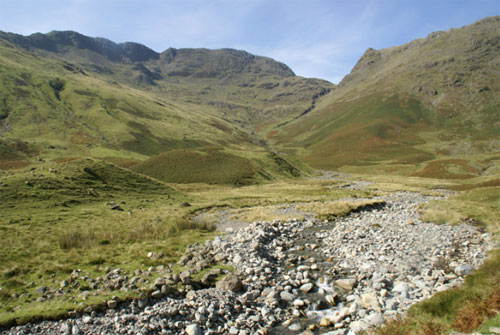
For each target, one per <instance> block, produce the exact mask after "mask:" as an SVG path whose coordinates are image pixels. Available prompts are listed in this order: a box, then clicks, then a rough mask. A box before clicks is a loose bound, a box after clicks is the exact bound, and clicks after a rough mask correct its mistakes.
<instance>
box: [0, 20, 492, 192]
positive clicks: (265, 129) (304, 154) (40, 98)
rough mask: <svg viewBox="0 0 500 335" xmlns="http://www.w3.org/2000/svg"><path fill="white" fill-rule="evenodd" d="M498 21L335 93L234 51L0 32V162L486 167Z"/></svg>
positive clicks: (410, 169)
mask: <svg viewBox="0 0 500 335" xmlns="http://www.w3.org/2000/svg"><path fill="white" fill-rule="evenodd" d="M499 23H500V17H490V18H485V19H483V20H480V21H478V22H476V23H474V24H472V25H469V26H465V27H462V28H459V29H450V30H448V31H446V32H434V33H431V34H430V35H429V36H427V37H425V38H421V39H417V40H414V41H412V42H410V43H407V44H405V45H402V46H397V47H391V48H387V49H382V50H374V49H371V48H370V49H368V50H367V51H366V52H365V53H364V54H363V55H362V56H361V58H360V59H359V61H358V62H357V63H356V65H355V66H354V68H353V69H352V71H351V73H350V74H348V75H347V76H346V77H345V78H344V79H343V80H342V81H341V82H340V84H339V85H338V86H337V85H333V84H331V83H329V82H327V81H324V80H320V79H308V78H302V77H299V76H296V75H295V74H294V73H293V71H292V70H291V69H290V68H289V67H288V66H286V65H285V64H283V63H280V62H277V61H275V60H272V59H270V58H266V57H260V56H255V55H252V54H249V53H247V52H245V51H240V50H233V49H220V50H207V49H174V48H168V49H166V50H165V51H163V52H161V53H158V52H156V51H154V50H151V49H149V48H147V47H146V46H143V45H141V44H137V43H131V42H127V43H121V44H116V43H114V42H112V41H109V40H106V39H103V38H93V37H87V36H84V35H81V34H79V33H76V32H71V31H62V32H61V31H56V32H51V33H48V34H33V35H30V36H21V35H16V34H11V33H3V32H2V33H0V120H1V121H0V122H1V126H0V158H1V159H2V160H3V161H4V163H3V165H4V166H16V164H22V163H16V162H18V161H25V160H27V159H30V157H38V156H40V155H42V156H43V155H49V156H54V157H70V156H82V157H87V156H90V157H97V158H106V159H108V160H111V161H113V162H116V163H117V164H120V165H122V166H127V167H130V166H133V165H137V166H136V168H135V169H136V170H137V171H143V173H146V172H144V171H150V174H151V175H154V176H163V177H165V174H164V173H162V172H161V171H158V166H159V165H158V164H160V163H161V164H171V163H169V162H172V159H168V157H185V158H186V162H185V163H186V165H181V166H174V165H169V166H164V165H161V164H160V165H161V166H164V167H165V170H164V171H191V167H192V166H191V164H192V162H195V161H201V160H200V159H198V158H196V157H201V156H200V155H211V157H209V158H204V160H205V161H206V162H217V161H219V160H218V158H223V159H222V160H221V162H222V161H224V162H227V168H228V169H230V167H231V166H246V167H248V169H246V171H252V172H251V173H252V177H250V178H248V176H247V175H245V176H244V177H242V178H243V179H242V180H243V181H242V180H239V181H238V183H247V182H248V180H254V181H255V180H260V179H261V178H262V176H267V177H269V178H274V177H273V176H275V177H278V176H290V173H289V171H288V172H287V171H286V170H287V169H288V165H287V164H288V163H289V162H288V161H287V160H289V161H290V162H291V161H293V162H297V160H295V159H294V157H295V156H299V157H300V158H301V159H302V160H303V161H304V162H306V163H308V164H309V165H311V166H313V167H315V168H322V169H339V168H342V167H346V166H347V167H349V166H350V167H353V166H357V167H360V168H362V169H365V170H364V171H366V170H369V169H370V166H374V165H377V166H384V169H385V171H386V172H391V171H393V172H396V173H403V174H413V175H417V176H431V177H432V176H440V177H443V176H447V177H452V178H462V177H467V176H471V175H479V174H482V173H490V172H491V171H493V170H491V169H490V165H494V166H496V165H495V164H490V163H491V162H492V161H495V162H496V161H497V160H498V157H497V156H498V155H497V152H498V151H499V137H498V134H499V133H500V130H499V127H500V113H499V111H500V80H499V78H500V24H499ZM198 149H199V150H198ZM221 149H224V150H225V152H220V150H221ZM166 152H171V153H170V154H165V153H166ZM256 152H257V153H259V154H260V155H261V156H259V157H256V156H255V153H256ZM276 153H279V155H282V156H283V155H284V156H285V157H280V159H281V158H284V159H285V161H287V162H288V163H287V164H281V165H280V164H278V163H277V162H278V161H280V160H279V159H278V160H276V159H274V157H273V156H272V155H275V154H276ZM495 155H497V156H495ZM233 156H235V157H236V158H235V157H233ZM472 156H474V158H473V159H469V157H472ZM204 157H205V156H204ZM287 157H288V158H287ZM240 158H242V159H244V160H245V161H244V163H243V161H241V160H240ZM248 159H249V160H250V161H251V162H253V164H254V165H252V166H251V167H250V166H249V165H248V164H247V163H248V162H247V161H246V160H248ZM5 161H10V163H6V162H5ZM236 162H239V163H236ZM141 164H143V165H141ZM234 164H236V165H234ZM238 164H240V165H238ZM296 164H299V163H296ZM270 165H272V166H273V168H272V169H271V170H272V171H274V172H272V173H271V172H270V171H267V172H266V171H265V170H266V168H264V166H270ZM141 166H142V167H141ZM278 167H284V169H285V170H283V171H281V172H279V171H278V170H276V168H278ZM363 167H365V168H363ZM198 168H200V167H198ZM488 169H490V170H488ZM351 170H352V169H351ZM192 171H199V170H197V169H196V168H194V169H193V170H192ZM276 171H278V173H277V174H276V173H275V172H276ZM196 173H197V174H198V172H196ZM201 175H203V173H202V174H201ZM168 179H169V178H166V180H168ZM174 179H175V178H174ZM264 179H266V178H264ZM176 180H182V181H186V179H185V175H182V176H180V177H179V178H178V179H176ZM193 181H199V179H196V178H195V179H193Z"/></svg>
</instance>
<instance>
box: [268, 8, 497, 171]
mask: <svg viewBox="0 0 500 335" xmlns="http://www.w3.org/2000/svg"><path fill="white" fill-rule="evenodd" d="M278 130H279V131H275V132H274V133H272V134H271V135H272V136H271V137H272V139H273V142H274V144H275V145H279V146H286V147H288V148H289V149H291V150H296V151H298V152H299V153H300V154H301V155H302V157H304V159H305V160H306V161H307V162H309V163H311V164H312V165H314V166H316V167H321V168H338V167H340V166H343V165H359V164H371V163H375V162H386V163H387V162H389V163H418V162H422V161H426V160H430V159H433V158H440V157H442V156H445V157H448V156H455V155H468V154H478V153H487V152H495V151H499V134H500V17H491V18H486V19H483V20H481V21H478V22H477V23H475V24H472V25H470V26H466V27H463V28H459V29H451V30H449V31H446V32H435V33H432V34H430V35H429V36H427V37H426V38H424V39H418V40H415V41H412V42H410V43H408V44H405V45H403V46H400V47H393V48H389V49H382V50H378V51H377V50H373V49H368V50H367V51H366V52H365V53H364V55H363V56H362V57H361V59H360V60H359V61H358V63H357V64H356V66H355V67H354V68H353V70H352V71H351V73H350V74H349V75H348V76H346V77H345V78H344V79H343V80H342V82H341V83H340V84H339V86H338V88H337V89H336V90H334V91H333V92H331V93H330V94H328V95H327V96H325V97H323V98H321V99H320V100H319V101H318V102H317V103H316V108H315V109H314V110H312V111H311V112H310V113H308V114H307V115H305V116H303V117H301V118H299V119H297V120H296V121H295V122H292V123H289V124H287V125H285V126H283V127H281V128H278Z"/></svg>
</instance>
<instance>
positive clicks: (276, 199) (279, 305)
mask: <svg viewBox="0 0 500 335" xmlns="http://www.w3.org/2000/svg"><path fill="white" fill-rule="evenodd" d="M499 23H500V17H498V16H496V17H489V18H485V19H482V20H480V21H478V22H476V23H474V24H471V25H469V26H465V27H462V28H457V29H450V30H448V31H445V32H436V33H432V34H430V35H429V36H427V37H426V38H423V39H418V40H415V41H412V42H409V43H407V44H404V45H402V46H396V47H392V48H388V49H382V50H374V49H368V50H367V51H366V52H365V53H364V54H363V56H362V57H361V58H360V59H359V61H358V62H357V64H356V65H355V66H354V68H353V69H352V71H351V73H350V74H349V75H347V76H346V77H345V78H344V79H343V80H342V81H341V82H340V83H339V84H338V85H336V84H332V83H329V82H327V81H325V80H321V79H313V78H303V77H300V76H296V75H295V74H294V73H293V71H292V70H291V69H290V68H289V67H288V66H287V65H285V64H283V63H280V62H277V61H275V60H273V59H270V58H267V57H261V56H255V55H252V54H249V53H247V52H245V51H240V50H234V49H218V50H208V49H174V48H169V49H166V50H165V51H163V52H160V53H158V52H155V51H153V50H151V49H149V48H148V47H146V46H144V45H141V44H137V43H131V42H127V43H120V44H117V43H114V42H112V41H109V40H106V39H102V38H93V37H88V36H85V35H82V34H79V33H77V32H72V31H54V32H51V33H48V34H33V35H30V36H22V35H17V34H12V33H4V32H0V199H1V201H0V333H1V334H30V333H40V334H54V333H63V334H94V333H95V334H101V333H102V334H104V333H109V334H114V333H134V334H137V333H140V334H143V335H146V334H157V333H163V334H180V333H186V334H190V335H191V334H261V335H263V334H290V335H292V334H302V335H311V334H334V335H346V334H349V335H350V334H353V333H354V334H357V335H360V334H365V333H366V334H378V335H388V334H390V335H400V334H401V335H403V334H405V335H406V334H415V335H421V334H422V335H438V334H449V333H450V332H452V331H456V332H461V333H466V334H470V333H473V332H475V331H476V332H481V334H495V331H494V330H495V327H500V317H499V314H498V310H499V309H500V298H499V297H500V264H499V263H500V253H499V250H500V247H499V244H498V243H499V240H498V234H499V233H500V137H499V134H500V113H499V111H500V80H499V78H500V70H499V69H500V57H499V55H500V53H499V51H500V38H499V36H500V28H499V27H500V24H499ZM491 329H493V330H491ZM497 329H498V328H497ZM452 334H453V333H452ZM455 334H458V333H455Z"/></svg>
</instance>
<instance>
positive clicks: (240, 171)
mask: <svg viewBox="0 0 500 335" xmlns="http://www.w3.org/2000/svg"><path fill="white" fill-rule="evenodd" d="M131 169H132V170H133V171H136V172H139V173H142V174H145V175H147V176H151V177H153V178H156V179H159V180H163V181H167V182H172V183H207V184H230V185H248V184H251V183H252V182H253V181H254V179H255V178H256V173H257V171H256V169H255V168H254V167H253V165H252V163H251V162H250V160H248V159H246V158H243V157H238V156H236V155H233V154H229V153H225V152H222V151H220V150H217V149H203V150H202V149H195V150H172V151H168V152H165V153H162V154H159V155H157V156H154V157H152V158H150V159H148V160H146V161H145V162H143V163H141V164H137V165H134V166H132V167H131Z"/></svg>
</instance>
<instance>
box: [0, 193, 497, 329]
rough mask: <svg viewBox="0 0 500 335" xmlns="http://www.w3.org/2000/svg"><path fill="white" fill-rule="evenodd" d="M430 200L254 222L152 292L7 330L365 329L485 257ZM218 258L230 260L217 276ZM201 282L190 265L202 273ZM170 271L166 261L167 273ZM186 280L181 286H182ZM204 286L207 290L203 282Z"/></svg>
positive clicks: (451, 282)
mask: <svg viewBox="0 0 500 335" xmlns="http://www.w3.org/2000/svg"><path fill="white" fill-rule="evenodd" d="M429 199H430V197H425V196H422V195H420V194H417V193H407V192H399V193H393V194H391V195H388V196H384V197H381V198H380V200H382V201H383V203H382V204H380V205H379V206H376V207H375V208H371V209H367V210H365V211H362V212H358V213H352V214H350V215H348V216H346V217H344V218H339V219H337V220H335V221H329V222H321V221H317V220H290V221H286V222H280V221H273V222H255V223H253V224H251V225H249V226H247V227H245V228H242V229H240V230H239V231H237V232H234V233H227V234H225V235H222V236H220V237H216V238H215V239H213V240H210V241H207V242H206V243H204V244H200V245H194V246H191V247H190V248H188V250H187V253H186V255H185V256H184V257H183V258H182V259H181V260H180V265H184V266H187V268H188V269H192V270H186V271H184V272H182V273H181V274H180V275H175V274H172V273H171V272H169V269H168V267H166V268H164V274H163V275H162V277H160V278H159V279H157V280H156V281H155V282H154V283H153V284H152V287H151V290H150V292H149V294H148V297H145V298H144V299H136V300H133V301H128V302H123V303H117V302H116V301H113V302H109V301H108V307H109V308H107V309H105V310H103V311H100V312H98V311H96V310H94V311H90V310H89V311H88V313H84V314H83V315H75V316H74V318H71V319H67V320H60V321H44V322H39V323H34V324H28V325H24V326H18V327H14V328H11V329H8V330H4V331H3V332H0V334H35V333H36V334H143V335H146V334H189V335H193V334H234V335H236V334H240V335H244V334H249V335H250V334H278V333H279V334H324V333H327V334H331V335H345V334H350V335H354V334H358V333H359V332H360V331H363V330H370V329H374V328H376V327H378V326H380V325H381V324H382V323H383V322H384V320H386V319H390V318H394V317H395V316H396V315H398V314H404V313H405V312H406V311H407V309H408V308H409V306H410V305H412V304H413V303H415V302H417V301H420V300H422V299H425V298H427V297H430V296H431V295H432V294H434V293H436V292H439V291H442V290H446V289H448V288H450V287H453V286H455V285H459V284H460V283H462V281H463V277H464V276H466V275H467V274H469V273H470V272H471V271H472V269H474V268H476V267H478V266H479V265H480V264H481V263H482V261H483V259H484V257H485V250H486V248H487V246H488V242H489V237H488V235H487V234H484V233H482V232H481V231H479V230H478V229H477V228H474V227H471V226H468V225H460V226H447V225H434V224H431V223H425V222H422V221H420V219H419V216H418V213H417V207H418V205H419V204H421V203H423V202H426V201H428V200H429ZM214 264H218V265H230V266H232V267H233V268H234V271H233V273H231V274H230V273H228V274H227V275H226V276H225V277H224V279H222V280H220V281H218V282H217V284H216V287H210V286H211V284H210V282H211V279H212V278H214V277H216V276H220V275H221V270H220V269H217V268H213V265H214ZM210 267H212V269H211V270H210V271H206V272H205V273H204V276H203V278H202V279H201V282H200V283H197V282H193V281H192V280H193V279H192V278H193V272H196V271H203V269H206V268H210ZM162 270H163V269H162ZM178 283H179V284H180V283H182V287H181V289H180V290H179V289H177V288H176V289H174V288H173V287H174V285H178ZM201 287H205V288H201Z"/></svg>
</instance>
